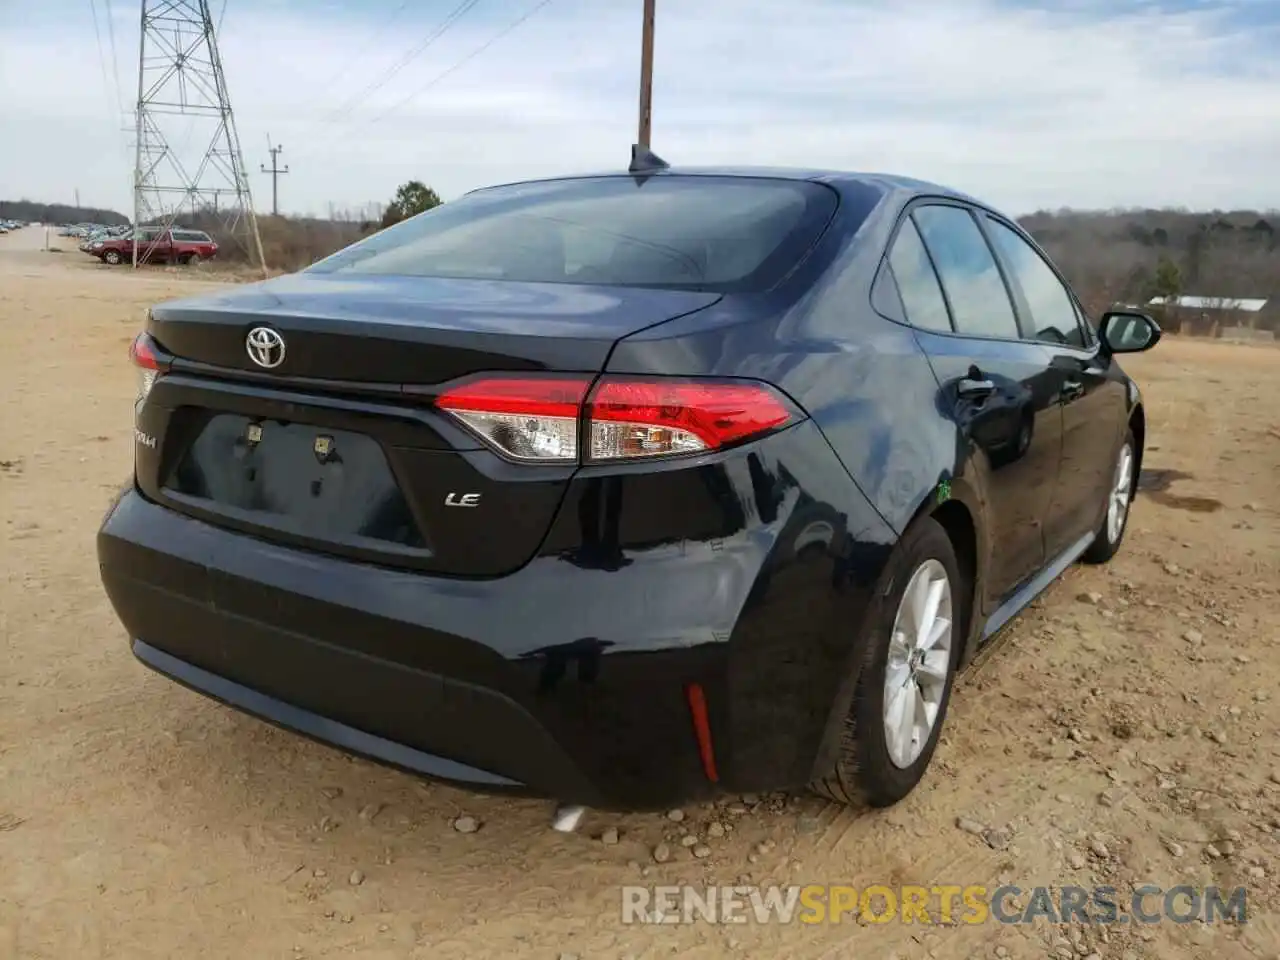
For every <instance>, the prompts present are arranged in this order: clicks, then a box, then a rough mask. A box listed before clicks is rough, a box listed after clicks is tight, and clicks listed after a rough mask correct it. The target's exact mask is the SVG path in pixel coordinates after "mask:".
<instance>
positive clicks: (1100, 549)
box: [1080, 430, 1138, 563]
mask: <svg viewBox="0 0 1280 960" xmlns="http://www.w3.org/2000/svg"><path fill="white" fill-rule="evenodd" d="M1124 443H1125V446H1127V447H1128V448H1129V455H1130V457H1131V458H1132V459H1131V461H1130V462H1131V464H1132V470H1131V476H1130V480H1129V505H1128V507H1127V509H1126V510H1125V512H1124V519H1123V520H1122V522H1121V524H1120V529H1119V532H1117V533H1116V535H1115V537H1114V538H1113V537H1112V536H1111V525H1110V523H1108V519H1109V517H1110V509H1109V508H1110V502H1111V492H1112V488H1113V487H1114V486H1115V485H1116V483H1117V481H1118V480H1119V476H1118V473H1119V469H1120V450H1123V449H1124V447H1123V446H1122V447H1120V448H1119V450H1117V451H1116V462H1115V464H1114V465H1113V466H1112V468H1111V473H1110V474H1109V475H1108V476H1110V478H1111V480H1110V482H1109V483H1108V484H1107V489H1106V491H1105V496H1106V502H1105V503H1104V504H1103V507H1102V519H1101V520H1100V521H1099V522H1098V530H1097V533H1096V534H1095V536H1094V538H1093V543H1091V544H1089V549H1088V550H1086V551H1085V552H1084V555H1083V556H1081V557H1080V559H1081V560H1082V561H1084V562H1085V563H1106V562H1107V561H1108V560H1110V559H1111V558H1112V557H1114V556H1115V555H1116V554H1117V553H1118V552H1119V550H1120V544H1122V543H1124V534H1125V531H1126V530H1128V529H1129V515H1130V514H1131V513H1133V497H1134V494H1135V493H1136V492H1137V490H1138V446H1137V444H1136V443H1135V442H1134V439H1133V431H1132V430H1127V431H1125V435H1124Z"/></svg>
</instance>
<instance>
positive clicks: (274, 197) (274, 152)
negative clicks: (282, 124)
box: [259, 133, 289, 217]
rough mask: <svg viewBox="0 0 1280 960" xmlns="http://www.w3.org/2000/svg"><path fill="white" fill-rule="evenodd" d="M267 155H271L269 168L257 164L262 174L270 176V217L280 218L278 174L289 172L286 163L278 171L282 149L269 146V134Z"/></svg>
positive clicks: (269, 135)
mask: <svg viewBox="0 0 1280 960" xmlns="http://www.w3.org/2000/svg"><path fill="white" fill-rule="evenodd" d="M267 153H269V154H271V166H270V168H268V167H267V166H266V165H265V164H259V166H261V167H262V172H263V173H269V174H271V215H272V216H273V217H278V216H280V174H282V173H288V172H289V165H288V164H287V163H286V164H285V165H284V169H283V170H281V169H280V154H282V153H284V147H282V146H280V144H276V145H275V146H274V147H273V146H272V145H271V134H269V133H268V134H267Z"/></svg>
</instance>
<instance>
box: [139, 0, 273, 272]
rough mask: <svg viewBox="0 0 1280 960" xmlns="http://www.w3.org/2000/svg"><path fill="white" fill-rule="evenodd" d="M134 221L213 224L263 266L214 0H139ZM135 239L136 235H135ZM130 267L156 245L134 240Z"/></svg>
mask: <svg viewBox="0 0 1280 960" xmlns="http://www.w3.org/2000/svg"><path fill="white" fill-rule="evenodd" d="M141 6H142V42H141V44H140V45H139V54H138V103H137V116H136V126H135V131H134V134H135V138H136V159H135V164H134V175H133V176H134V180H133V226H134V230H135V231H137V230H138V229H139V228H140V227H156V228H158V230H161V231H163V230H167V229H169V228H170V227H172V226H174V225H175V224H178V225H179V226H183V225H186V224H183V223H181V220H183V219H189V220H191V221H192V222H191V226H203V225H204V224H208V225H209V227H210V228H211V230H212V232H215V233H217V234H219V236H217V237H216V238H215V239H217V240H218V241H219V243H220V244H222V245H227V244H235V245H237V246H239V247H240V248H241V249H242V250H243V251H244V252H245V253H246V254H248V256H249V259H250V260H252V261H253V262H255V263H257V264H258V265H259V266H261V267H262V268H263V270H264V272H265V270H266V266H265V263H264V261H263V256H262V238H261V237H260V236H259V234H258V221H257V217H256V216H254V211H253V198H252V195H251V194H250V192H249V177H248V174H247V172H246V170H245V166H244V155H243V153H242V152H241V150H240V137H239V135H238V134H237V132H236V124H235V116H234V114H232V112H231V98H230V96H229V95H228V93H227V81H226V77H225V75H224V74H223V70H222V59H221V57H220V56H219V54H218V41H217V37H216V35H215V32H214V24H213V17H212V16H211V15H210V12H209V0H141ZM135 236H137V234H136V233H135ZM133 249H134V253H133V263H134V266H135V267H136V266H137V264H138V261H139V259H143V260H145V259H147V258H148V257H149V256H150V254H151V252H152V249H153V246H148V245H145V244H144V243H143V242H141V238H139V242H135V243H134V245H133Z"/></svg>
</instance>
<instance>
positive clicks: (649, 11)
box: [636, 0, 655, 150]
mask: <svg viewBox="0 0 1280 960" xmlns="http://www.w3.org/2000/svg"><path fill="white" fill-rule="evenodd" d="M654 4H655V0H644V27H643V32H642V33H641V39H640V135H639V137H638V138H637V140H636V143H638V144H640V146H642V147H644V148H645V149H646V150H647V149H649V129H650V121H651V113H652V106H653V13H654Z"/></svg>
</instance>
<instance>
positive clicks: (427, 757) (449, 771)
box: [133, 640, 520, 789]
mask: <svg viewBox="0 0 1280 960" xmlns="http://www.w3.org/2000/svg"><path fill="white" fill-rule="evenodd" d="M133 655H134V656H135V657H137V658H138V660H139V661H140V662H142V663H143V664H145V665H146V666H148V667H150V668H151V669H152V670H154V671H156V672H157V673H159V674H162V675H164V676H166V677H168V678H169V679H170V680H174V681H176V682H178V683H180V684H182V685H183V686H184V687H187V688H189V689H191V690H195V691H197V692H198V693H203V694H205V695H206V696H208V697H211V698H213V699H214V700H218V701H220V702H221V703H225V704H227V705H228V706H232V707H236V708H237V709H239V710H243V711H244V712H245V713H247V714H250V715H252V716H255V717H258V718H260V719H262V720H266V721H268V722H270V723H274V724H276V725H277V726H280V727H284V728H285V729H287V730H293V731H294V732H296V733H300V734H302V735H303V736H307V737H310V738H312V739H313V740H318V741H320V742H321V743H327V744H331V745H332V746H335V747H339V748H341V749H343V750H347V751H350V752H351V753H356V754H360V755H361V756H365V757H369V758H371V759H373V760H378V761H381V762H382V763H385V764H387V765H388V766H393V767H399V768H400V769H402V770H409V771H411V772H413V773H420V774H423V775H425V776H429V777H435V778H438V779H442V780H452V781H458V782H465V783H472V784H476V785H477V786H479V785H483V786H486V787H492V788H495V789H499V788H519V787H520V784H518V783H517V782H516V781H514V780H510V779H508V778H506V777H503V776H499V775H498V774H495V773H489V772H488V771H486V770H480V769H477V768H476V767H469V766H467V765H466V764H463V763H457V762H456V761H453V760H448V759H446V758H444V757H438V756H435V755H434V754H430V753H424V752H423V751H421V750H415V749H414V748H413V747H407V746H405V745H404V744H403V743H396V742H395V741H392V740H387V739H385V738H384V737H379V736H375V735H374V734H371V733H365V732H364V731H363V730H357V729H356V728H355V727H349V726H347V725H346V724H345V723H339V722H337V721H336V720H331V719H330V718H328V717H323V716H321V715H320V714H318V713H313V712H311V711H310V710H303V709H301V708H299V707H295V706H293V705H292V704H288V703H285V702H284V701H283V700H277V699H275V698H274V697H269V696H267V695H266V694H264V693H260V692H259V691H257V690H253V689H250V688H249V687H246V686H243V685H242V684H239V683H233V682H232V681H230V680H228V679H227V678H226V677H221V676H218V674H216V673H210V672H209V671H208V670H201V669H200V668H199V667H196V666H193V665H192V664H190V663H188V662H187V661H186V660H179V659H178V658H177V657H175V656H172V655H171V654H168V653H165V652H164V651H163V650H160V649H157V648H156V647H153V646H151V645H150V644H148V643H143V642H142V641H141V640H135V641H133Z"/></svg>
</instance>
